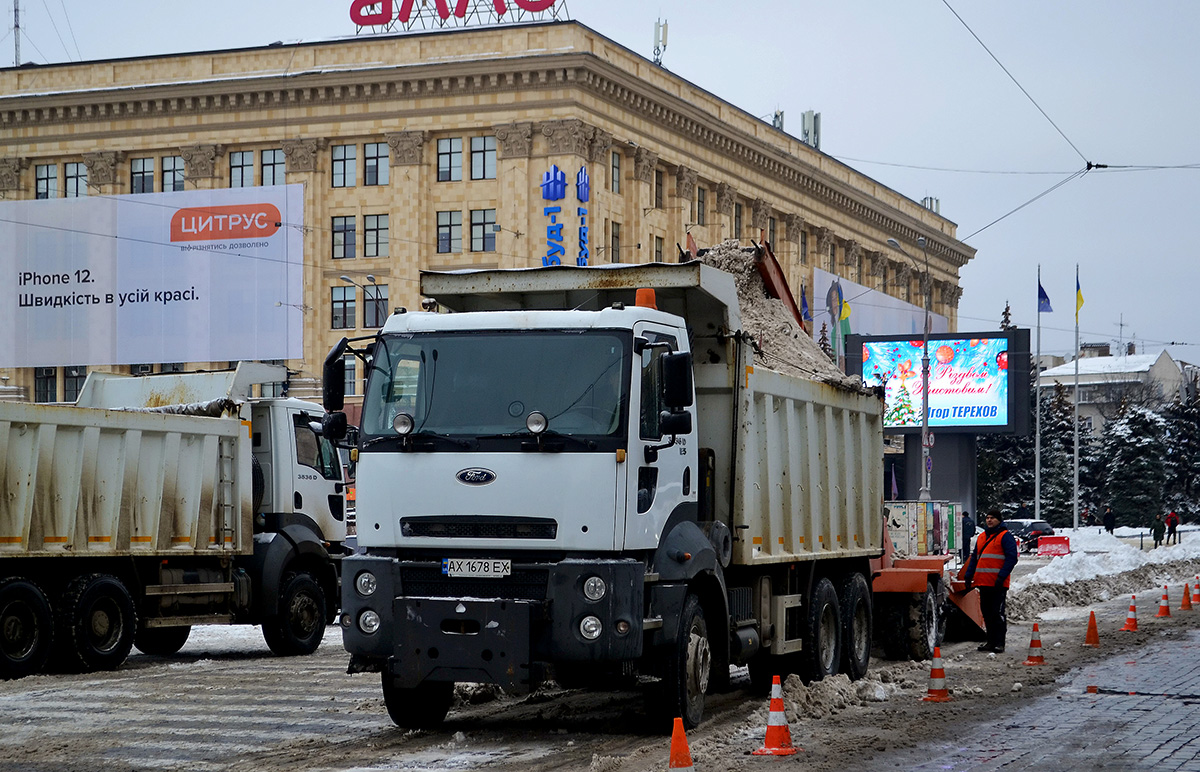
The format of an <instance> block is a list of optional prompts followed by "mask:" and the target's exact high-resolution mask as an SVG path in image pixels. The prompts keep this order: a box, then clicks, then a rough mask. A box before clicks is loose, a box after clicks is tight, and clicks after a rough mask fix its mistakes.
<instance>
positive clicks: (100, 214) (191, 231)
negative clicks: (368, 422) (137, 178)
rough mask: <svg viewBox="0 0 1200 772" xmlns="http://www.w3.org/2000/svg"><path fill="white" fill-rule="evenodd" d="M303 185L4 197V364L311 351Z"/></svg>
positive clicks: (0, 237)
mask: <svg viewBox="0 0 1200 772" xmlns="http://www.w3.org/2000/svg"><path fill="white" fill-rule="evenodd" d="M303 192H304V188H303V186H302V185H280V186H275V187H258V188H228V189H220V190H194V191H180V192H175V193H145V194H136V195H121V196H85V197H81V198H63V199H48V200H41V201H12V202H5V203H0V275H4V276H8V277H10V280H9V282H6V283H7V284H8V287H9V288H8V289H7V290H4V293H5V297H4V300H3V302H0V325H2V331H0V367H53V366H58V365H110V364H111V365H119V364H143V363H146V364H148V363H159V362H220V361H226V360H230V361H232V360H243V359H246V360H252V359H292V358H299V357H301V356H303V353H302V344H303V340H302V332H303V327H304V324H303V321H304V320H303V317H302V310H303V308H304V305H303V294H302V293H303V283H302V279H303V246H304V233H303V225H304V222H303V219H304V206H303V201H304V197H303Z"/></svg>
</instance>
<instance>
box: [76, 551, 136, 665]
mask: <svg viewBox="0 0 1200 772" xmlns="http://www.w3.org/2000/svg"><path fill="white" fill-rule="evenodd" d="M60 619H61V622H62V625H61V628H60V629H61V630H62V633H63V635H62V642H61V643H62V645H61V648H62V649H63V650H64V651H65V652H66V654H67V657H68V659H73V660H74V661H73V662H72V664H75V665H78V666H81V667H82V668H83V669H84V670H115V669H117V668H118V667H120V666H121V663H122V662H124V661H125V658H126V657H128V656H129V650H130V649H132V648H133V636H134V632H135V631H136V630H137V611H136V610H135V609H134V606H133V598H131V597H130V596H129V590H127V589H125V585H124V584H122V583H121V580H120V579H118V578H116V577H115V576H110V575H108V574H87V575H84V576H79V577H76V578H75V579H74V580H72V582H71V583H70V584H69V585H68V586H67V592H66V595H64V596H63V605H62V610H61V617H60Z"/></svg>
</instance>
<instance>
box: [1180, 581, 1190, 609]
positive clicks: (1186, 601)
mask: <svg viewBox="0 0 1200 772" xmlns="http://www.w3.org/2000/svg"><path fill="white" fill-rule="evenodd" d="M1179 610H1180V611H1191V610H1192V588H1191V587H1190V586H1189V585H1186V584H1185V585H1183V600H1182V601H1180V603H1179Z"/></svg>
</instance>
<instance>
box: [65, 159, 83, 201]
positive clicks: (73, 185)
mask: <svg viewBox="0 0 1200 772" xmlns="http://www.w3.org/2000/svg"><path fill="white" fill-rule="evenodd" d="M63 171H64V172H65V176H66V180H67V185H66V190H65V191H64V195H65V196H66V197H67V198H78V197H80V196H86V195H87V180H88V172H87V165H86V164H81V163H69V164H66V165H65V166H64V167H63Z"/></svg>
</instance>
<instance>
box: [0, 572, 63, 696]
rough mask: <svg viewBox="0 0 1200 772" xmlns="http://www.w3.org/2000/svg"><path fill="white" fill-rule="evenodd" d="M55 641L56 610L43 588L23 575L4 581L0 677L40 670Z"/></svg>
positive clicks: (0, 589)
mask: <svg viewBox="0 0 1200 772" xmlns="http://www.w3.org/2000/svg"><path fill="white" fill-rule="evenodd" d="M53 641H54V613H53V611H51V609H50V601H48V600H47V599H46V595H45V593H43V592H42V590H41V588H39V587H38V586H37V585H36V584H34V583H33V582H31V581H29V580H28V579H22V578H20V577H15V578H12V579H5V580H4V581H3V582H0V678H2V679H5V680H8V679H10V678H22V677H24V676H27V675H33V674H34V673H37V672H39V671H40V670H41V669H42V667H43V666H45V664H46V660H47V659H48V658H49V657H50V652H51V649H52V644H53Z"/></svg>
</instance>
